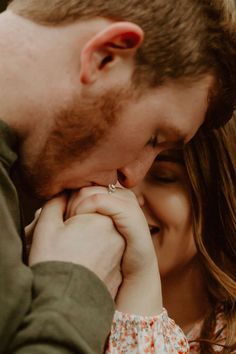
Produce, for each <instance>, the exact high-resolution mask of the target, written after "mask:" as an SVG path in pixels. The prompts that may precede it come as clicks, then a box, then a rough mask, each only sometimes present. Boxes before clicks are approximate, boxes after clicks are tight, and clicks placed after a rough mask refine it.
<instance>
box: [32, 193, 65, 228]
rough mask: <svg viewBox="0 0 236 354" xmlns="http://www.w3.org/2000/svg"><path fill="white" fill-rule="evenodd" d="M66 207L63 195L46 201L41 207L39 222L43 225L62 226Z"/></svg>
mask: <svg viewBox="0 0 236 354" xmlns="http://www.w3.org/2000/svg"><path fill="white" fill-rule="evenodd" d="M66 206H67V197H66V195H65V194H60V195H59V196H57V197H54V198H53V199H51V200H50V201H48V202H47V203H46V204H45V206H44V207H43V209H42V211H41V213H40V217H39V222H40V223H42V222H43V223H45V224H48V225H50V224H53V225H54V226H55V225H57V226H58V225H60V224H61V225H63V224H64V219H63V217H64V213H65V210H66Z"/></svg>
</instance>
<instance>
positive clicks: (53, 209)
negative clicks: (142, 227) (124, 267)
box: [29, 196, 125, 298]
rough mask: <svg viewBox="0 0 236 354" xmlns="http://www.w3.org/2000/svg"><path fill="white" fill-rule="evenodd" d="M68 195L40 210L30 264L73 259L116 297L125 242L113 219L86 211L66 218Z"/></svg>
mask: <svg viewBox="0 0 236 354" xmlns="http://www.w3.org/2000/svg"><path fill="white" fill-rule="evenodd" d="M66 206H67V199H66V197H65V196H59V197H56V198H54V199H53V200H51V201H49V202H48V203H47V204H46V205H45V206H44V208H43V209H42V211H41V214H40V217H39V219H38V222H37V225H36V227H35V231H34V237H33V242H32V246H31V251H30V255H29V265H34V264H36V263H40V262H46V261H62V262H72V263H76V264H80V265H83V266H84V267H86V268H88V269H90V270H91V271H92V272H94V273H95V274H96V275H97V276H98V277H99V278H100V279H101V280H102V281H103V282H104V283H105V285H106V286H107V288H108V290H109V291H110V293H111V295H112V296H113V298H114V297H115V295H116V293H117V290H118V287H119V285H120V283H121V281H122V277H121V272H120V263H121V258H122V255H123V252H124V248H125V242H124V240H123V238H122V237H121V236H120V234H119V233H118V231H117V230H116V228H115V227H114V224H113V222H112V220H111V219H110V218H109V217H107V216H104V215H99V214H92V215H91V214H89V213H84V214H83V215H76V216H73V217H71V218H69V219H67V220H66V221H64V213H65V210H66Z"/></svg>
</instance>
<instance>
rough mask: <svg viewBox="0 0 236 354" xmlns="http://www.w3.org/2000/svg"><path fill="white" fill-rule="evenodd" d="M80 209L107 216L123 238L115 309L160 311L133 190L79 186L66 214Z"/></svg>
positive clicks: (147, 238)
mask: <svg viewBox="0 0 236 354" xmlns="http://www.w3.org/2000/svg"><path fill="white" fill-rule="evenodd" d="M84 213H85V214H90V213H94V214H95V215H96V214H97V213H98V214H102V215H106V216H109V217H110V218H111V219H112V220H113V223H114V225H115V227H116V228H117V230H118V231H119V233H120V234H121V235H122V236H123V237H124V239H125V241H126V249H125V252H124V256H123V260H122V273H123V283H122V286H121V288H120V291H119V294H118V296H117V299H116V302H117V307H118V309H119V310H121V311H123V312H130V313H131V312H133V313H138V314H140V315H141V314H143V315H155V314H158V313H160V312H161V311H162V299H161V286H160V278H159V270H158V265H157V260H156V254H155V250H154V247H153V243H152V238H151V235H150V232H149V228H148V224H147V222H146V218H145V216H144V214H143V212H142V210H141V208H140V206H139V204H138V201H137V199H136V197H135V195H134V193H133V192H132V191H130V190H127V189H124V188H117V189H116V192H115V193H110V194H109V193H108V190H107V188H105V187H97V186H96V187H87V188H83V189H81V190H80V191H78V192H74V193H73V194H72V196H71V198H70V200H69V202H68V207H67V213H66V217H67V218H70V217H73V216H75V215H78V214H84ZM97 232H98V233H100V232H102V230H101V229H99V230H97ZM94 237H96V235H95V236H94Z"/></svg>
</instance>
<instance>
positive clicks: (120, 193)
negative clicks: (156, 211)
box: [66, 186, 136, 218]
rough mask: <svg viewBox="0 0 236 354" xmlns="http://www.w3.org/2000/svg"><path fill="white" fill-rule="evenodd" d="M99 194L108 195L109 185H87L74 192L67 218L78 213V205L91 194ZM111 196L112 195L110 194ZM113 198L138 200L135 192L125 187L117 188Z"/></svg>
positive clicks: (69, 203)
mask: <svg viewBox="0 0 236 354" xmlns="http://www.w3.org/2000/svg"><path fill="white" fill-rule="evenodd" d="M97 194H105V195H108V189H107V187H98V186H96V187H87V188H83V189H82V190H81V191H79V192H75V193H73V195H72V196H71V198H70V200H69V202H68V207H67V212H66V218H69V217H72V216H74V215H76V214H77V206H78V205H79V204H80V203H81V202H82V201H84V200H85V199H87V198H88V197H89V196H92V195H97ZM110 197H111V196H110ZM112 197H113V198H121V199H126V200H127V199H133V200H136V197H135V194H134V193H133V192H132V191H131V190H129V189H125V188H123V187H122V188H117V189H116V192H115V193H114V194H113V195H112Z"/></svg>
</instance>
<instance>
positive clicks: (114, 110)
mask: <svg viewBox="0 0 236 354" xmlns="http://www.w3.org/2000/svg"><path fill="white" fill-rule="evenodd" d="M131 92H132V90H131V89H129V90H128V89H127V90H124V89H120V90H117V91H116V92H112V93H111V92H108V93H105V94H103V95H102V96H99V97H96V98H88V97H86V98H85V97H81V98H80V100H78V101H77V102H76V103H75V102H74V104H73V105H70V107H69V108H68V107H67V108H66V109H63V110H61V111H60V113H59V114H57V115H56V119H55V124H54V126H53V129H52V130H51V132H50V133H49V135H48V137H47V140H46V142H45V144H44V146H43V148H42V149H41V151H40V152H39V153H38V154H37V158H36V159H35V160H34V163H30V162H29V161H30V159H27V155H28V156H29V154H30V151H29V152H27V154H25V156H22V158H21V159H20V164H19V172H20V176H21V177H20V178H21V185H22V186H23V188H24V189H25V190H26V191H27V194H29V195H31V196H33V197H36V198H37V199H43V200H45V199H49V198H51V197H52V196H53V194H52V193H51V191H52V186H53V183H54V181H55V176H57V175H58V174H61V172H62V171H63V169H65V167H68V166H69V165H70V164H71V163H73V162H75V161H76V162H78V164H79V163H81V162H83V161H84V160H85V159H87V158H89V156H90V155H91V153H92V152H93V151H94V150H95V149H96V148H97V146H98V145H99V142H100V141H101V140H102V139H104V138H105V137H106V135H108V134H109V130H110V128H111V127H112V126H114V125H115V124H116V123H117V122H118V121H119V113H120V112H121V111H122V107H123V106H124V103H125V102H126V100H130V98H131V97H132V94H131ZM32 151H33V147H32Z"/></svg>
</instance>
